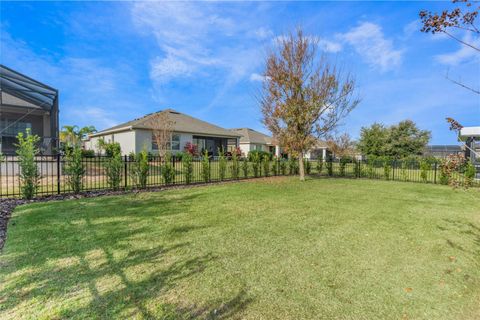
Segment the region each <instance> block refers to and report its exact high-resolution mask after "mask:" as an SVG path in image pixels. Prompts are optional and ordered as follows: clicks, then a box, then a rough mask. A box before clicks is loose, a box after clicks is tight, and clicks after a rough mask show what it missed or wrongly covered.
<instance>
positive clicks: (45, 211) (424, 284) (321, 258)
mask: <svg viewBox="0 0 480 320" xmlns="http://www.w3.org/2000/svg"><path fill="white" fill-rule="evenodd" d="M197 317H199V318H247V319H480V191H479V190H478V189H476V190H473V189H472V190H469V191H463V190H458V191H453V190H451V189H450V188H448V187H443V186H433V185H428V184H413V183H402V182H388V181H368V180H348V179H311V180H308V181H306V182H305V183H300V182H299V181H297V180H296V178H293V177H288V178H274V179H268V180H261V181H251V182H240V183H232V184H225V185H217V186H208V187H197V188H192V189H184V190H170V191H165V192H159V193H141V194H138V195H128V196H115V197H101V198H95V199H82V200H71V201H64V202H49V203H42V204H32V205H27V206H22V207H19V208H17V210H16V211H15V213H14V216H13V218H12V219H11V221H10V226H9V231H8V240H7V243H6V247H5V248H4V250H3V252H2V253H1V254H0V319H22V318H28V319H38V318H43V319H59V318H82V319H92V318H103V319H112V318H139V319H142V318H161V319H162V318H166V319H179V318H180V319H183V318H197Z"/></svg>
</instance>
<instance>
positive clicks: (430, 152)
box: [423, 144, 465, 158]
mask: <svg viewBox="0 0 480 320" xmlns="http://www.w3.org/2000/svg"><path fill="white" fill-rule="evenodd" d="M464 152H465V151H464V150H463V149H462V147H461V146H459V145H455V144H453V145H429V146H427V147H426V148H425V151H424V152H423V155H424V156H427V157H435V158H446V157H448V156H449V155H451V154H461V153H464Z"/></svg>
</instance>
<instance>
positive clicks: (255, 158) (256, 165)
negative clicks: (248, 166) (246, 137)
mask: <svg viewBox="0 0 480 320" xmlns="http://www.w3.org/2000/svg"><path fill="white" fill-rule="evenodd" d="M248 156H249V158H250V159H251V161H252V169H253V176H254V177H255V178H258V177H259V176H260V174H261V173H260V165H261V161H262V158H260V152H255V153H253V154H249V155H248Z"/></svg>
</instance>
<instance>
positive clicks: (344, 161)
mask: <svg viewBox="0 0 480 320" xmlns="http://www.w3.org/2000/svg"><path fill="white" fill-rule="evenodd" d="M350 162H352V158H350V157H341V158H340V163H339V165H340V176H341V177H344V176H345V168H346V166H347V163H350Z"/></svg>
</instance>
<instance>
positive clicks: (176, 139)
mask: <svg viewBox="0 0 480 320" xmlns="http://www.w3.org/2000/svg"><path fill="white" fill-rule="evenodd" d="M171 146H172V150H175V151H179V150H180V135H179V134H176V133H174V134H172V143H171Z"/></svg>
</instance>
